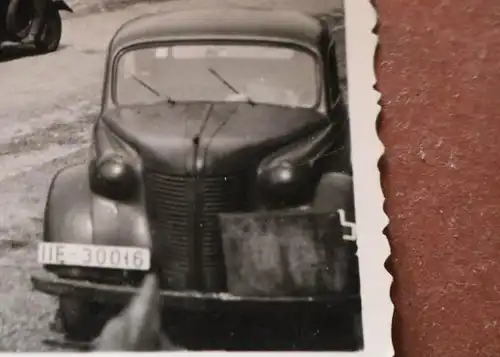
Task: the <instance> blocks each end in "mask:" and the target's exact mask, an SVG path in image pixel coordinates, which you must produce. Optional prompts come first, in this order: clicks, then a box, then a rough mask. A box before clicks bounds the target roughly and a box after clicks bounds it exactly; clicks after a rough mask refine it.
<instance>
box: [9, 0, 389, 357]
mask: <svg viewBox="0 0 500 357" xmlns="http://www.w3.org/2000/svg"><path fill="white" fill-rule="evenodd" d="M344 11H345V14H344V16H345V29H346V30H345V33H346V52H347V54H346V55H347V61H346V63H347V83H348V93H349V95H348V102H349V105H348V107H349V116H350V122H351V137H352V165H353V172H354V190H355V202H356V226H357V227H356V229H357V235H358V257H359V269H360V280H361V299H362V319H363V335H364V349H363V350H361V351H357V352H336V351H325V352H289V351H286V352H226V351H220V352H219V351H215V352H213V351H211V352H190V351H189V352H185V351H175V352H174V351H171V352H169V351H158V352H150V353H145V354H159V353H168V354H183V355H197V354H203V355H204V356H205V357H206V356H209V355H213V356H219V355H221V354H224V355H243V354H245V355H246V356H251V355H259V356H269V357H271V356H272V357H274V356H277V355H278V354H287V355H289V354H296V353H300V354H301V355H302V356H306V355H317V354H323V353H325V354H329V355H330V354H333V355H334V356H335V357H393V356H394V347H393V343H392V318H393V313H394V306H393V303H392V301H391V299H390V287H391V284H392V276H391V275H390V274H389V272H388V271H387V270H386V269H385V262H386V260H387V258H388V257H389V255H390V246H389V243H388V241H387V238H386V237H385V235H384V234H383V229H384V228H385V227H386V226H387V224H388V217H387V216H386V214H385V213H384V211H383V203H384V195H383V192H382V188H381V184H380V172H379V169H378V162H379V160H380V157H381V156H382V155H383V152H384V146H383V144H382V143H381V141H380V139H379V137H378V134H377V130H376V120H377V117H378V114H379V112H380V106H379V104H378V100H379V98H380V94H379V93H378V92H377V91H376V90H375V89H374V85H375V83H376V75H375V50H376V46H377V42H378V37H377V36H376V35H375V34H374V33H373V30H374V28H375V25H376V23H377V14H376V10H375V9H374V7H373V6H372V4H371V3H370V1H369V0H344ZM48 353H51V352H48ZM90 353H92V354H93V355H101V354H102V355H105V356H112V355H116V356H118V355H120V356H123V355H126V354H127V355H128V354H135V353H136V352H113V353H105V352H90ZM8 354H10V353H7V355H8ZM12 354H13V355H14V354H15V355H18V354H22V355H36V354H37V353H19V352H18V353H15V352H14V353H12ZM62 354H63V355H67V356H81V352H62Z"/></svg>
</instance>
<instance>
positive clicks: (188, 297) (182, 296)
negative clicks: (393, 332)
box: [31, 272, 361, 313]
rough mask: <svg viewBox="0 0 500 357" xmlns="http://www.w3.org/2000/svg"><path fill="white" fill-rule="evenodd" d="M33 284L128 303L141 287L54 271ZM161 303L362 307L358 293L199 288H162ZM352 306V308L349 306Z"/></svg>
mask: <svg viewBox="0 0 500 357" xmlns="http://www.w3.org/2000/svg"><path fill="white" fill-rule="evenodd" d="M31 282H32V285H33V288H34V289H35V290H38V291H40V292H43V293H46V294H49V295H54V296H70V297H74V298H78V299H82V300H89V301H96V302H102V303H106V304H118V305H125V304H127V302H128V301H129V300H130V298H131V297H132V296H133V295H134V294H136V293H137V291H138V289H137V288H135V287H133V286H125V285H111V284H102V283H95V282H90V281H79V280H73V279H63V278H59V277H57V276H56V275H55V274H52V273H48V272H44V273H39V274H37V275H33V276H32V277H31ZM161 299H162V303H163V305H164V306H165V307H167V306H168V307H174V308H180V309H186V310H211V311H224V310H226V311H237V312H244V311H245V310H246V311H252V310H258V311H263V310H265V309H269V310H270V311H274V312H276V311H278V310H280V309H285V311H286V309H290V308H293V310H297V309H301V308H305V309H307V311H308V312H309V311H311V310H316V309H317V310H318V311H319V312H321V311H325V309H328V310H338V311H339V312H342V311H344V312H345V311H350V312H352V313H356V312H359V311H360V310H361V299H360V296H359V295H347V294H331V295H326V296H300V297H299V296H283V297H253V296H252V297H250V296H244V297H241V296H234V295H231V294H227V293H200V292H197V291H172V290H162V291H161ZM346 309H349V310H346Z"/></svg>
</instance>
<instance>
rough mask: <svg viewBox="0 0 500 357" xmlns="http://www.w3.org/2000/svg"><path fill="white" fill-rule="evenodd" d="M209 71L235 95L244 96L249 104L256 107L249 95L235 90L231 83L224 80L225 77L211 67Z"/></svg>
mask: <svg viewBox="0 0 500 357" xmlns="http://www.w3.org/2000/svg"><path fill="white" fill-rule="evenodd" d="M208 71H209V72H210V73H211V74H212V75H213V76H214V77H215V78H217V79H218V80H219V81H220V82H221V83H222V84H224V85H225V86H226V87H227V88H229V89H230V90H231V91H232V92H233V93H234V94H237V95H242V96H244V97H245V99H246V101H247V103H248V104H250V105H252V106H254V105H255V102H254V100H253V99H252V98H250V96H249V95H248V94H245V93H241V92H240V91H239V90H237V89H236V88H234V87H233V86H232V85H231V83H229V82H228V81H226V80H225V79H224V77H222V76H221V75H220V74H219V72H217V71H216V70H215V69H213V68H211V67H209V68H208Z"/></svg>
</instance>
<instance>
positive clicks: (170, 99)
mask: <svg viewBox="0 0 500 357" xmlns="http://www.w3.org/2000/svg"><path fill="white" fill-rule="evenodd" d="M131 76H132V78H133V79H134V81H136V82H137V83H139V84H140V85H141V86H143V87H144V88H146V89H147V90H148V91H150V92H151V93H153V94H154V95H156V96H157V97H159V98H162V99H165V100H166V101H167V103H168V104H170V105H174V104H175V103H176V102H175V100H173V99H172V98H171V97H169V96H167V95H164V94H161V93H160V92H158V91H157V90H156V89H154V88H153V87H151V86H150V85H149V84H147V83H146V82H144V81H143V80H142V79H140V78H139V77H137V76H136V75H135V74H132V75H131Z"/></svg>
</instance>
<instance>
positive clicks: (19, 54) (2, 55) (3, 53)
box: [0, 45, 68, 63]
mask: <svg viewBox="0 0 500 357" xmlns="http://www.w3.org/2000/svg"><path fill="white" fill-rule="evenodd" d="M66 47H68V45H60V46H59V48H58V49H57V51H56V52H59V51H62V50H64V49H65V48H66ZM44 55H46V54H44V53H41V52H39V51H37V50H36V49H34V48H33V47H27V46H18V45H9V46H5V47H2V48H1V49H0V63H4V62H9V61H14V60H17V59H20V58H25V57H34V56H44Z"/></svg>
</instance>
